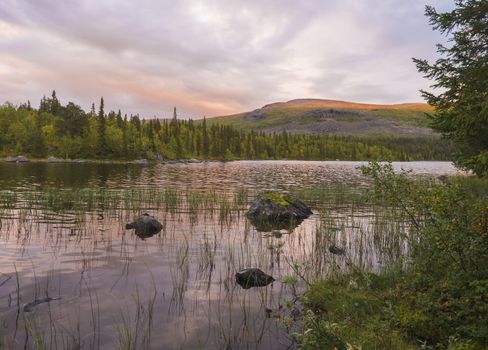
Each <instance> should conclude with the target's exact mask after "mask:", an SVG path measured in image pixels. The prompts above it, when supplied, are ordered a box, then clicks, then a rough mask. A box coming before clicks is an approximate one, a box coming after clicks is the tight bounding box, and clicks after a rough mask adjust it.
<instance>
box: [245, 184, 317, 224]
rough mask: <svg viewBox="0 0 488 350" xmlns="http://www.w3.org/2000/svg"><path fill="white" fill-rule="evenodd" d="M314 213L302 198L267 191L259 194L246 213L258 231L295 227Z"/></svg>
mask: <svg viewBox="0 0 488 350" xmlns="http://www.w3.org/2000/svg"><path fill="white" fill-rule="evenodd" d="M310 215H312V210H311V209H310V208H309V207H307V206H306V205H305V203H303V202H302V201H301V200H300V199H298V198H297V197H295V196H294V195H292V194H289V193H284V192H272V191H267V192H263V193H261V194H259V195H258V197H257V198H256V199H255V200H254V202H253V203H252V204H251V206H250V208H249V210H248V211H247V213H246V216H247V218H248V219H249V220H250V221H251V223H252V224H253V225H254V226H255V227H256V229H257V230H258V231H266V232H267V231H272V230H280V229H285V228H294V227H296V226H297V225H298V224H300V223H301V222H302V221H303V220H304V219H306V218H308V217H309V216H310Z"/></svg>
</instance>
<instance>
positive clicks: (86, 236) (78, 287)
mask: <svg viewBox="0 0 488 350" xmlns="http://www.w3.org/2000/svg"><path fill="white" fill-rule="evenodd" d="M364 164H366V163H363V162H340V161H336V162H332V161H329V162H307V161H236V162H225V163H222V162H207V163H198V164H157V165H147V166H143V165H136V164H93V163H82V164H71V163H70V164H47V163H26V164H8V163H0V224H1V229H0V230H1V231H0V273H1V274H0V319H1V320H2V323H1V328H0V337H1V338H2V339H3V340H2V343H0V344H3V346H5V347H6V348H12V349H31V348H32V349H34V348H40V349H41V348H53V349H65V348H70V349H72V348H82V349H112V348H113V349H119V348H121V349H122V348H123V349H140V348H149V349H223V348H226V349H256V348H258V349H289V348H293V347H294V343H293V341H292V339H291V337H290V335H289V332H292V331H293V327H294V324H293V322H294V318H295V317H296V316H297V315H299V314H300V311H301V308H300V305H299V303H297V302H296V300H295V299H296V295H297V294H298V293H299V292H300V291H301V290H302V288H303V287H304V281H306V280H308V279H310V280H311V279H314V278H317V277H318V276H320V275H324V274H327V273H330V272H333V271H340V270H341V269H342V268H344V267H345V266H349V265H351V264H355V265H360V266H361V267H363V268H365V269H369V270H373V271H374V270H378V269H381V268H382V267H383V266H385V264H388V263H390V262H391V261H393V260H394V259H395V258H397V257H398V256H399V255H401V254H402V252H403V251H404V249H405V246H404V244H403V242H392V241H391V240H389V239H388V236H386V235H384V234H383V235H382V234H380V233H379V232H380V230H383V229H384V230H397V231H398V230H400V231H401V230H403V229H405V228H404V227H403V223H402V222H391V221H389V220H387V219H388V218H387V216H381V217H380V216H379V214H378V213H377V212H375V211H374V209H372V208H371V207H370V206H368V205H366V204H364V197H362V196H365V195H367V189H368V186H369V182H368V180H367V179H365V178H364V177H363V176H362V175H361V172H360V171H359V170H358V169H357V167H358V166H360V165H364ZM394 166H395V169H400V168H405V169H411V170H412V175H413V176H440V175H454V174H457V173H458V171H457V170H456V169H455V168H454V167H453V165H452V164H451V163H448V162H405V163H394ZM267 189H273V190H285V191H290V192H293V193H295V194H297V195H298V196H300V197H301V198H303V199H304V201H305V202H307V203H308V204H310V206H311V207H312V209H313V211H314V214H313V215H312V216H311V217H310V218H308V219H306V220H305V221H304V222H302V223H301V224H300V225H299V226H297V227H295V228H290V229H288V230H281V231H272V232H259V231H257V230H256V229H255V228H254V227H253V226H252V225H251V224H250V223H249V222H248V220H247V219H246V218H245V215H244V214H245V211H246V209H247V207H248V206H249V204H250V202H251V201H252V200H253V198H254V197H255V196H256V194H257V193H259V192H260V191H262V190H267ZM145 212H147V213H150V214H151V215H154V216H155V217H156V218H158V219H159V220H160V221H161V222H162V223H163V224H164V229H163V231H162V232H161V233H160V234H157V235H154V236H152V237H144V238H141V237H138V236H137V235H135V234H134V232H133V231H129V230H126V229H125V224H126V223H128V222H131V221H132V220H133V219H134V218H135V217H137V216H139V215H141V214H142V213H145ZM380 223H381V224H380ZM385 232H386V231H385ZM331 244H337V245H340V246H342V247H344V248H345V249H346V254H345V255H344V256H337V255H334V254H331V253H330V252H329V251H328V249H327V247H329V246H330V245H331ZM249 267H257V268H260V269H261V270H263V271H265V272H266V273H268V274H270V275H272V276H273V277H274V278H275V282H273V283H272V284H270V285H268V286H266V287H260V288H259V287H256V288H250V289H243V288H241V287H240V286H239V285H238V284H237V283H236V281H235V273H236V271H239V270H240V269H243V268H249ZM297 276H299V277H297ZM47 298H51V299H47ZM35 300H37V302H34V301H35ZM29 303H30V304H29ZM0 347H1V346H0Z"/></svg>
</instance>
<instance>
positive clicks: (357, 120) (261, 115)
mask: <svg viewBox="0 0 488 350" xmlns="http://www.w3.org/2000/svg"><path fill="white" fill-rule="evenodd" d="M432 111H433V109H432V107H430V106H429V105H428V104H425V103H402V104H393V105H379V104H365V103H354V102H345V101H335V100H320V99H296V100H291V101H288V102H277V103H272V104H268V105H265V106H263V107H261V108H258V109H255V110H253V111H251V112H245V113H239V114H234V115H229V116H220V117H214V118H209V119H208V123H209V124H211V123H219V124H223V125H232V126H234V127H238V128H244V129H248V130H249V129H254V130H260V131H265V132H280V131H282V130H286V131H287V132H292V133H314V134H321V133H330V134H343V135H347V134H350V135H375V134H393V135H405V136H407V135H413V136H421V135H431V134H432V130H431V129H430V128H429V127H428V123H429V120H428V116H427V114H428V113H431V112H432Z"/></svg>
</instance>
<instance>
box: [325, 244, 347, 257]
mask: <svg viewBox="0 0 488 350" xmlns="http://www.w3.org/2000/svg"><path fill="white" fill-rule="evenodd" d="M329 252H331V253H332V254H335V255H344V253H345V252H346V250H345V249H344V248H340V247H338V246H336V245H331V246H330V247H329Z"/></svg>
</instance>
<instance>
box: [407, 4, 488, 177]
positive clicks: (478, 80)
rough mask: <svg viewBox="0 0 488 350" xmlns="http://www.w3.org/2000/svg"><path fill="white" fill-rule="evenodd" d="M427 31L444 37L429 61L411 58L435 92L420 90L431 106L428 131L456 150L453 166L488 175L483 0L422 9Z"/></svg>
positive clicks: (487, 18) (487, 10) (486, 10)
mask: <svg viewBox="0 0 488 350" xmlns="http://www.w3.org/2000/svg"><path fill="white" fill-rule="evenodd" d="M426 15H427V16H428V17H429V19H430V24H431V25H432V26H433V29H435V30H439V31H440V32H441V33H442V34H446V35H448V36H449V39H448V42H449V45H448V46H445V45H438V46H437V52H438V53H439V54H440V55H442V57H441V58H439V59H437V60H436V61H435V62H434V63H432V64H430V63H429V62H427V61H426V60H421V59H414V62H415V63H416V65H417V69H418V70H419V72H421V73H423V74H424V76H425V77H427V78H429V79H432V80H434V81H435V83H434V84H433V85H432V87H433V88H435V89H436V91H438V93H433V92H427V91H423V92H422V94H423V96H424V97H425V98H426V100H427V102H428V103H429V104H431V105H432V106H434V107H435V113H434V115H433V124H432V125H433V127H434V129H435V130H437V131H440V132H442V133H443V134H444V135H445V136H446V137H447V138H449V139H452V140H453V141H454V142H455V144H456V145H457V147H458V153H457V155H456V162H457V164H458V165H460V166H462V167H464V168H467V169H471V170H473V171H474V172H475V173H476V174H478V175H487V174H488V45H487V42H488V2H486V0H457V1H456V8H455V9H454V10H452V11H450V12H446V13H438V12H437V11H436V10H435V9H434V8H433V7H431V6H427V8H426Z"/></svg>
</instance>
